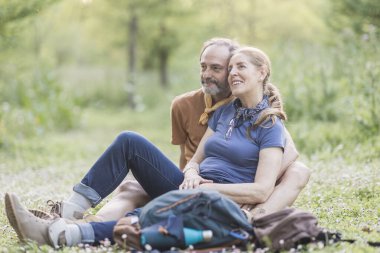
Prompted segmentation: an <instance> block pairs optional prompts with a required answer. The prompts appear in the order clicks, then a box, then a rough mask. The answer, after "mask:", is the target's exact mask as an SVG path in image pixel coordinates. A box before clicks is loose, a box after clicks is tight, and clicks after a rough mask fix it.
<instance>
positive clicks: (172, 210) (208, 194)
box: [139, 189, 253, 250]
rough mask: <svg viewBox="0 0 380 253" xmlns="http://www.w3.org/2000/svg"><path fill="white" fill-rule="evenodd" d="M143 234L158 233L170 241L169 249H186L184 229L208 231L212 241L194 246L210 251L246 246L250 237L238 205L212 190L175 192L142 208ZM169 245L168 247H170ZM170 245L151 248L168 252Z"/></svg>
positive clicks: (248, 227)
mask: <svg viewBox="0 0 380 253" xmlns="http://www.w3.org/2000/svg"><path fill="white" fill-rule="evenodd" d="M139 222H140V225H141V228H142V230H141V232H142V235H144V233H149V232H151V231H152V230H155V231H160V232H161V233H164V234H165V236H167V237H168V238H170V239H171V240H172V243H173V242H174V244H175V245H171V247H173V246H174V247H177V248H186V247H187V246H188V245H185V238H184V233H183V228H191V229H195V230H211V231H212V238H211V240H209V241H207V242H200V243H197V244H195V245H193V247H194V248H198V249H199V248H211V247H217V246H231V245H239V244H244V243H247V242H248V241H249V240H250V239H251V235H252V234H253V229H252V225H251V224H250V223H249V222H248V220H247V218H246V216H245V215H244V213H243V212H242V211H241V210H240V208H239V206H238V205H237V204H236V203H235V202H233V201H232V200H230V199H228V198H226V197H224V196H223V195H222V194H220V193H218V192H216V191H211V190H199V189H192V190H175V191H171V192H168V193H166V194H164V195H162V196H160V197H158V198H156V199H154V200H152V201H151V202H149V203H148V204H147V205H146V206H144V207H143V208H142V210H141V213H140V214H139ZM169 245H170V244H169ZM169 245H160V246H159V247H157V246H156V247H154V245H152V246H153V248H156V249H159V250H167V249H170V248H171V247H169Z"/></svg>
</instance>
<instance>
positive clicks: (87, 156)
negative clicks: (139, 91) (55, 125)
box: [0, 103, 380, 252]
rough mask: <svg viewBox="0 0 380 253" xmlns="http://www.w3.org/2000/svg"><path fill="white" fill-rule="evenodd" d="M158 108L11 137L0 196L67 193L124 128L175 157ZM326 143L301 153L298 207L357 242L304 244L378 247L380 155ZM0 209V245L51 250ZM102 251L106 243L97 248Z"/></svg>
mask: <svg viewBox="0 0 380 253" xmlns="http://www.w3.org/2000/svg"><path fill="white" fill-rule="evenodd" d="M159 108H161V109H155V110H153V111H151V112H149V113H144V114H143V113H134V112H130V111H128V110H123V111H122V110H119V111H113V110H94V109H91V110H89V109H87V110H84V111H83V113H82V116H81V122H82V123H81V127H80V128H78V129H76V130H72V131H69V132H65V133H51V134H47V135H44V136H38V137H34V138H32V139H26V140H22V139H19V140H18V141H15V143H14V144H13V145H14V147H13V149H12V152H11V151H7V152H5V151H4V152H1V153H0V156H1V157H0V158H1V159H0V161H1V163H0V171H1V179H0V193H1V198H2V199H3V197H4V193H5V192H16V193H17V194H18V195H19V196H20V198H21V200H22V202H23V203H24V204H25V205H26V206H28V207H41V206H45V202H46V201H47V200H49V199H53V200H61V199H63V198H65V197H66V196H68V194H69V193H70V191H71V187H72V185H73V184H74V183H76V182H77V181H78V180H80V178H81V177H82V175H83V174H84V173H85V172H86V170H87V169H88V168H89V167H90V166H91V165H92V163H93V162H94V161H95V159H96V158H97V157H98V156H99V155H100V154H101V153H102V151H103V150H104V149H105V147H106V146H107V145H108V144H109V143H110V142H111V141H112V140H113V138H114V137H115V136H116V135H117V134H118V133H119V132H120V131H123V130H125V129H128V130H133V131H138V132H140V133H142V134H143V135H145V136H147V137H148V138H149V139H150V140H152V141H153V142H154V143H155V144H157V145H158V146H159V147H160V148H161V149H162V150H163V151H164V152H165V153H166V154H167V155H168V156H169V157H170V158H171V159H173V160H174V161H176V160H177V157H178V149H177V147H175V146H172V145H170V125H169V109H167V110H166V109H162V108H164V106H161V107H159ZM166 108H169V103H168V104H167V107H166ZM302 124H305V123H302V122H300V123H298V124H297V123H292V124H289V129H290V132H291V133H292V135H293V136H294V139H295V141H296V143H297V138H299V137H298V136H302V134H301V133H300V130H299V129H304V128H305V126H304V125H302ZM305 138H307V136H306V137H305ZM324 147H325V148H323V149H321V150H320V151H318V152H315V153H313V154H311V155H308V156H302V157H301V159H302V161H304V162H305V163H306V164H307V165H308V166H309V167H310V168H311V170H312V172H313V173H312V177H311V180H310V182H309V184H308V185H307V187H306V188H305V189H304V191H303V192H302V193H301V195H300V197H299V199H298V200H297V201H296V203H295V206H296V207H299V208H302V209H305V210H309V211H311V212H313V213H314V214H315V215H317V217H318V218H319V220H320V224H321V226H324V227H326V228H328V229H330V230H338V231H340V232H342V234H343V237H344V238H352V239H356V240H357V242H356V243H355V244H353V245H350V244H347V243H341V244H338V245H333V246H329V247H326V248H321V247H320V246H318V245H315V246H310V247H308V251H317V252H378V250H379V249H377V250H376V249H375V248H371V247H368V246H366V244H365V241H367V240H370V241H380V226H379V214H380V207H379V203H380V194H379V193H380V184H379V182H380V180H379V179H380V176H379V173H378V171H379V167H380V159H379V157H377V158H373V157H372V158H371V156H370V157H367V156H365V155H363V154H366V153H368V152H369V151H368V150H370V149H371V146H370V145H369V144H367V145H355V147H356V149H355V150H351V149H350V148H345V147H341V146H338V147H335V148H332V147H330V148H328V146H326V145H325V146H324ZM326 149H327V150H326ZM300 151H301V153H302V150H300ZM0 209H1V211H0V223H1V232H0V233H1V235H0V245H1V247H0V251H2V252H16V251H23V252H38V251H40V250H43V251H46V252H48V251H49V250H50V249H51V248H49V247H42V248H38V247H37V246H36V245H34V244H29V245H27V246H22V245H20V244H18V240H17V236H16V234H15V232H14V231H13V230H12V228H11V227H10V225H9V223H8V221H7V218H6V216H5V211H4V203H3V201H2V202H0ZM73 250H74V249H65V251H68V252H69V251H73ZM75 250H76V251H81V250H80V249H75ZM103 250H104V251H106V250H107V249H104V248H101V249H98V251H103ZM83 252H84V251H83Z"/></svg>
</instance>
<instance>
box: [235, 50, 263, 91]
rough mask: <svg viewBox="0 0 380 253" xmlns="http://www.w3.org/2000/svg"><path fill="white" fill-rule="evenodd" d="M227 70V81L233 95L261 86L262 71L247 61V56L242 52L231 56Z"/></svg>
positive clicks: (255, 89) (254, 89)
mask: <svg viewBox="0 0 380 253" xmlns="http://www.w3.org/2000/svg"><path fill="white" fill-rule="evenodd" d="M228 70H229V75H228V83H229V85H230V88H231V92H232V94H233V95H234V96H236V97H241V96H242V95H247V94H250V93H252V92H256V91H257V90H258V88H259V87H262V83H263V80H264V73H263V71H260V69H258V68H257V67H256V66H255V65H253V64H252V63H251V62H250V61H249V58H248V56H246V55H244V54H242V53H238V54H236V55H234V56H232V57H231V59H230V63H229V65H228Z"/></svg>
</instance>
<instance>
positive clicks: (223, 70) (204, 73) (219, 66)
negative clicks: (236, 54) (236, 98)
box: [200, 45, 230, 97]
mask: <svg viewBox="0 0 380 253" xmlns="http://www.w3.org/2000/svg"><path fill="white" fill-rule="evenodd" d="M229 56H230V52H229V50H228V48H227V47H225V46H217V45H212V46H209V47H207V48H206V50H205V51H204V52H203V53H202V55H201V60H200V64H201V73H200V74H201V84H202V88H203V91H204V93H207V94H210V95H211V96H213V97H214V96H215V97H227V96H228V95H229V94H230V87H229V85H228V80H227V77H228V60H229Z"/></svg>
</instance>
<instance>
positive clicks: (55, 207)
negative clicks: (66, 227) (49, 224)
mask: <svg viewBox="0 0 380 253" xmlns="http://www.w3.org/2000/svg"><path fill="white" fill-rule="evenodd" d="M46 203H47V205H48V206H49V207H50V214H48V215H44V214H43V213H45V212H43V213H41V212H42V211H40V212H33V213H34V214H35V215H36V216H37V217H40V216H39V215H42V216H43V217H40V218H46V219H49V218H53V219H54V218H56V217H60V218H65V219H68V220H78V219H83V213H84V212H85V210H84V209H83V208H82V207H80V206H78V205H76V204H74V203H71V202H67V201H56V202H54V201H53V200H48V201H47V202H46ZM45 214H46V213H45Z"/></svg>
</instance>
